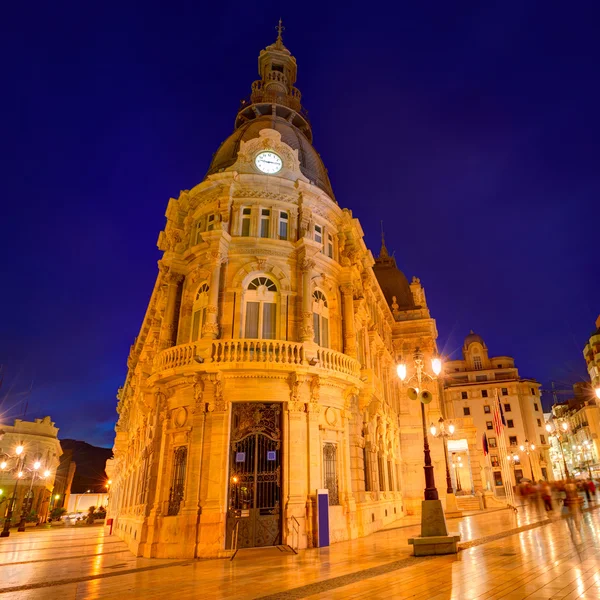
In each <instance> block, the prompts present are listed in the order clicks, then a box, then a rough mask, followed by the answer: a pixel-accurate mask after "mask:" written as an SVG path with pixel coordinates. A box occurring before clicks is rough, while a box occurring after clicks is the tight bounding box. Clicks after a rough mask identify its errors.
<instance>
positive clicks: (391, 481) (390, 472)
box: [388, 460, 394, 491]
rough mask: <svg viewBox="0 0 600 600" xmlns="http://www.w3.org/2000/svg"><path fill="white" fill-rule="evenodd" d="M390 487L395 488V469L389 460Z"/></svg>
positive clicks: (390, 488) (391, 489)
mask: <svg viewBox="0 0 600 600" xmlns="http://www.w3.org/2000/svg"><path fill="white" fill-rule="evenodd" d="M388 489H389V490H390V491H393V490H394V471H393V469H392V461H391V460H388Z"/></svg>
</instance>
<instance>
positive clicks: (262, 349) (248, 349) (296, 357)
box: [210, 340, 304, 365]
mask: <svg viewBox="0 0 600 600" xmlns="http://www.w3.org/2000/svg"><path fill="white" fill-rule="evenodd" d="M210 358H211V362H213V363H219V364H224V363H240V362H250V363H275V364H280V365H301V364H304V347H303V346H302V344H300V343H298V342H280V341H276V340H225V341H216V342H213V344H212V352H211V356H210Z"/></svg>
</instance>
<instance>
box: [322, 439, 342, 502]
mask: <svg viewBox="0 0 600 600" xmlns="http://www.w3.org/2000/svg"><path fill="white" fill-rule="evenodd" d="M323 473H324V477H323V480H324V481H323V487H325V488H326V489H327V490H329V505H330V506H335V505H337V504H339V503H340V499H339V494H338V479H337V446H336V445H335V444H332V443H330V442H326V443H325V444H323Z"/></svg>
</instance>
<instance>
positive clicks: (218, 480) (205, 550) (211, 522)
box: [196, 373, 231, 557]
mask: <svg viewBox="0 0 600 600" xmlns="http://www.w3.org/2000/svg"><path fill="white" fill-rule="evenodd" d="M210 381H211V383H212V386H211V385H209V386H206V387H205V390H204V398H205V399H206V404H207V410H208V414H207V415H206V429H205V432H204V439H203V451H202V467H201V478H200V503H201V506H202V508H201V511H202V512H201V515H200V527H199V530H198V535H197V538H196V540H197V545H196V553H197V556H198V557H202V556H215V555H216V554H218V553H219V552H221V551H222V550H223V549H224V548H225V542H226V540H225V523H226V517H227V473H228V472H229V469H228V462H229V421H230V410H229V408H230V406H231V404H230V402H228V401H227V400H226V399H225V397H224V393H223V381H222V379H221V374H220V373H214V374H211V375H210Z"/></svg>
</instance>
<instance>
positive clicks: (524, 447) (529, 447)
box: [519, 440, 535, 481]
mask: <svg viewBox="0 0 600 600" xmlns="http://www.w3.org/2000/svg"><path fill="white" fill-rule="evenodd" d="M519 448H520V450H521V452H525V454H527V458H528V459H529V470H530V471H531V480H532V481H535V475H534V474H533V465H532V464H531V453H532V452H534V450H535V444H531V443H530V442H529V440H525V443H524V444H521V445H520V446H519Z"/></svg>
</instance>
